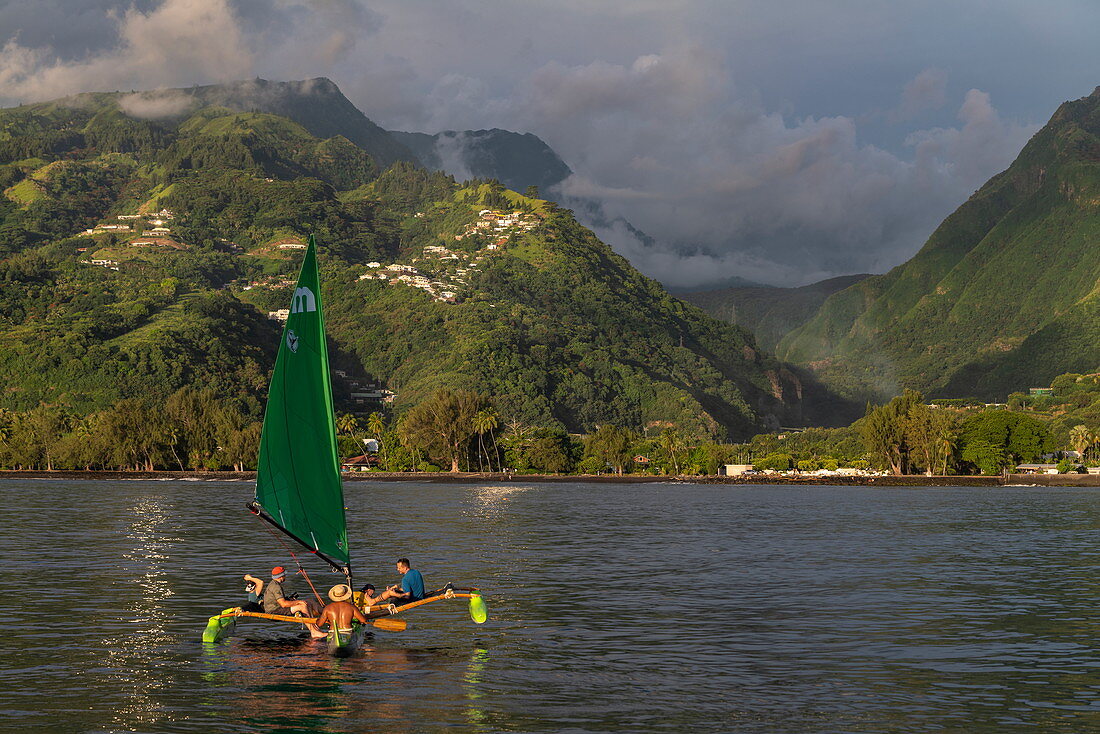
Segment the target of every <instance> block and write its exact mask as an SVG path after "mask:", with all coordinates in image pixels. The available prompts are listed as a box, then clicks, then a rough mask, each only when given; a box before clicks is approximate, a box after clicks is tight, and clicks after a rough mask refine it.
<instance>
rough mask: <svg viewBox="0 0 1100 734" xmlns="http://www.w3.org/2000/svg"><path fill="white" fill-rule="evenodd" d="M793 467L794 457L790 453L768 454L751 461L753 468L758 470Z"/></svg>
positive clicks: (788, 468) (776, 469)
mask: <svg viewBox="0 0 1100 734" xmlns="http://www.w3.org/2000/svg"><path fill="white" fill-rule="evenodd" d="M793 467H794V457H793V456H791V455H790V454H781V453H775V454H768V455H767V456H765V457H764V458H762V459H757V460H756V461H754V462H753V468H755V469H758V470H760V471H769V470H772V471H789V470H790V469H792V468H793Z"/></svg>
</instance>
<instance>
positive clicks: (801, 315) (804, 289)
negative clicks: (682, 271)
mask: <svg viewBox="0 0 1100 734" xmlns="http://www.w3.org/2000/svg"><path fill="white" fill-rule="evenodd" d="M869 277H871V276H869V275H842V276H840V277H838V278H829V279H828V280H822V281H820V282H818V283H811V284H810V285H804V286H800V287H798V288H776V287H771V286H762V285H757V286H734V287H729V288H718V289H715V290H705V291H682V292H677V293H676V295H677V296H678V297H680V298H682V299H683V300H685V301H687V302H688V303H694V304H695V305H696V306H698V307H699V308H701V309H703V310H704V311H706V312H707V313H709V314H710V315H711V316H713V317H714V318H716V319H720V320H722V321H726V322H728V323H731V324H737V325H738V326H741V327H743V328H745V329H748V330H749V331H751V332H752V333H753V334H755V335H756V341H757V342H759V344H760V346H761V347H762V348H763V349H766V350H768V351H769V352H774V351H775V348H776V346H778V344H779V341H780V340H781V339H782V338H783V337H784V336H786V335H787V334H788V333H790V332H791V331H793V330H794V329H796V328H798V327H799V326H802V324H804V323H806V322H807V321H809V320H810V319H811V318H813V316H814V314H816V313H817V311H818V309H819V308H821V304H823V303H824V302H825V299H826V298H828V297H829V296H831V295H833V294H834V293H836V292H838V291H842V290H844V289H845V288H848V287H849V286H852V285H855V284H856V283H858V282H860V281H861V280H863V279H864V278H869Z"/></svg>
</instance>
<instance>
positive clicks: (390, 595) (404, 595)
mask: <svg viewBox="0 0 1100 734" xmlns="http://www.w3.org/2000/svg"><path fill="white" fill-rule="evenodd" d="M397 572H398V573H400V574H402V576H401V583H400V584H393V585H392V586H387V587H386V590H385V591H383V592H382V596H380V597H378V601H379V602H385V601H389V600H391V599H392V600H394V601H400V602H406V603H408V602H413V601H419V600H421V599H423V598H424V577H423V576H421V575H420V572H419V571H417V570H416V569H415V568H413V567H412V566H411V565H409V559H408V558H398V559H397Z"/></svg>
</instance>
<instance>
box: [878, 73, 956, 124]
mask: <svg viewBox="0 0 1100 734" xmlns="http://www.w3.org/2000/svg"><path fill="white" fill-rule="evenodd" d="M945 104H947V73H946V72H945V71H944V70H943V69H925V70H924V71H922V72H921V73H920V74H917V75H916V76H915V77H914V78H913V79H912V80H910V81H909V83H908V84H906V85H905V88H904V89H902V91H901V103H900V104H899V105H898V107H897V109H895V110H893V111H892V112H891V114H890V119H891V121H893V122H904V121H905V120H911V119H913V118H914V117H916V116H917V115H919V114H921V113H922V112H927V111H929V110H938V109H940V108H941V107H943V106H944V105H945Z"/></svg>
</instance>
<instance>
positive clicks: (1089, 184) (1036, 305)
mask: <svg viewBox="0 0 1100 734" xmlns="http://www.w3.org/2000/svg"><path fill="white" fill-rule="evenodd" d="M1098 112H1100V94H1093V95H1092V96H1090V97H1088V98H1085V99H1081V100H1077V101H1074V102H1068V103H1066V104H1064V105H1062V106H1061V107H1060V108H1059V110H1058V111H1057V112H1056V113H1055V115H1054V117H1053V118H1052V119H1051V121H1050V122H1049V123H1048V124H1047V126H1046V127H1044V128H1043V129H1042V130H1041V131H1040V132H1039V133H1037V134H1036V135H1035V137H1034V138H1032V140H1031V141H1030V142H1029V143H1028V144H1027V146H1026V147H1025V148H1024V150H1023V151H1022V152H1021V153H1020V155H1019V157H1018V158H1017V159H1016V161H1015V162H1014V163H1013V164H1012V165H1011V166H1010V167H1009V168H1008V169H1007V170H1006V171H1004V172H1003V173H1001V174H999V175H997V176H995V177H993V178H992V179H991V180H990V181H989V182H988V183H986V184H985V185H984V186H983V187H982V188H981V189H980V190H978V191H977V192H976V193H975V194H974V195H973V196H972V197H971V198H970V200H969V201H967V202H966V203H964V204H963V205H962V206H961V207H959V209H958V210H957V211H956V212H955V213H953V214H952V215H951V216H949V217H948V218H947V219H946V220H944V222H943V223H942V224H941V225H940V227H939V228H938V229H937V230H936V231H935V232H934V233H933V234H932V236H931V238H930V239H929V240H928V242H927V244H926V245H925V246H924V248H923V249H922V250H921V251H920V252H919V253H918V254H917V255H916V256H915V257H913V258H912V259H911V260H910V261H909V262H907V263H905V264H903V265H901V266H899V267H897V268H895V269H894V270H892V271H890V272H889V273H887V274H885V275H881V276H875V277H872V278H868V279H866V280H863V281H861V282H860V283H858V284H856V285H854V286H851V287H849V288H847V289H845V290H843V291H840V292H839V293H837V294H835V295H833V296H831V297H830V298H829V299H828V300H827V301H826V302H825V303H824V305H823V306H822V308H821V309H820V310H819V311H818V312H817V314H816V315H815V316H814V317H813V318H812V319H811V320H810V321H809V322H808V323H806V324H805V325H803V326H801V327H799V328H797V329H795V330H794V331H793V332H791V333H790V334H788V335H787V336H786V337H785V338H784V339H783V340H782V342H781V343H780V346H779V348H778V352H779V356H781V357H782V358H784V359H789V360H791V361H794V362H798V363H803V364H813V365H814V369H815V370H816V371H817V373H818V374H819V375H820V376H821V377H822V379H824V380H825V381H826V382H827V383H828V384H829V385H830V386H832V387H834V388H835V389H838V390H840V391H841V392H843V393H845V394H846V395H849V396H854V397H859V398H871V399H876V400H884V399H888V398H889V397H890V396H892V395H894V394H896V393H897V392H898V391H899V390H900V389H901V388H903V387H909V388H913V389H918V390H922V391H924V392H926V393H930V394H936V395H941V396H944V397H963V396H978V397H981V398H983V399H984V400H986V401H992V400H1003V399H1004V396H1005V395H1007V394H1009V393H1011V392H1014V391H1017V390H1022V389H1027V388H1028V387H1033V386H1036V385H1044V384H1048V383H1049V382H1050V380H1052V379H1053V378H1054V377H1055V376H1057V375H1059V374H1062V373H1066V372H1089V371H1092V370H1095V369H1096V368H1097V367H1098V365H1100V290H1098V289H1097V282H1098V281H1100V249H1098V246H1097V242H1098V241H1100V239H1098V238H1100V219H1098V218H1097V216H1096V202H1097V201H1098V200H1100V159H1098V158H1097V155H1096V151H1097V150H1100V114H1098Z"/></svg>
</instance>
